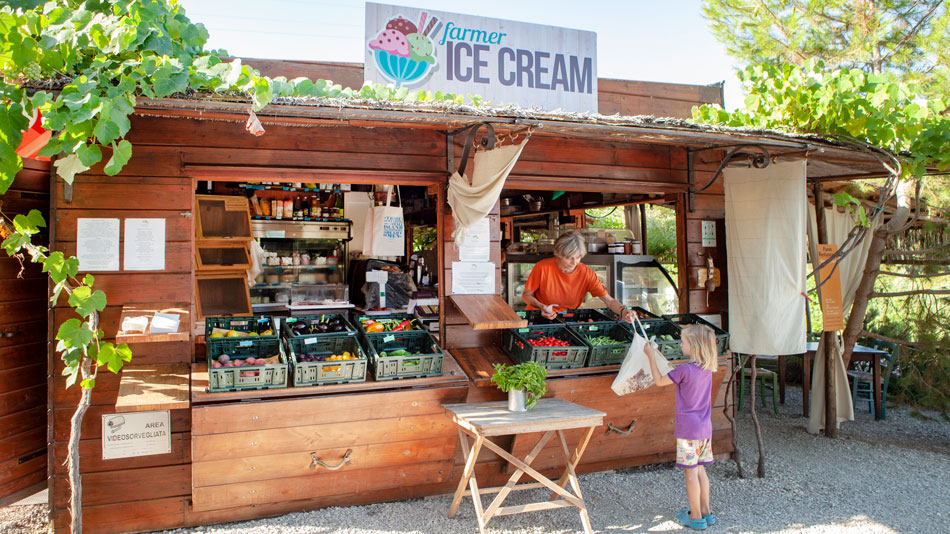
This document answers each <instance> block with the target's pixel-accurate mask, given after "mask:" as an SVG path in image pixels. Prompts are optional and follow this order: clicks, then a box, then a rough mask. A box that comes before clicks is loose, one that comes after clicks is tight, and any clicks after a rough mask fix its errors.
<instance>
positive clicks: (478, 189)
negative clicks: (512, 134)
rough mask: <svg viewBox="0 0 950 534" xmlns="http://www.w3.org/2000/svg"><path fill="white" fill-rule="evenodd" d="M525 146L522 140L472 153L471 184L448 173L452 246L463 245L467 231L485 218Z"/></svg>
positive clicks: (454, 174) (465, 178)
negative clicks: (453, 241) (453, 222)
mask: <svg viewBox="0 0 950 534" xmlns="http://www.w3.org/2000/svg"><path fill="white" fill-rule="evenodd" d="M527 143H528V138H527V137H526V138H525V140H524V141H522V142H521V143H520V144H517V145H505V146H502V147H499V148H495V149H492V150H484V151H482V150H480V151H478V152H476V153H475V170H474V171H472V183H471V185H469V183H468V177H467V176H462V175H460V174H459V173H458V172H455V173H452V176H451V177H450V178H449V190H448V194H447V199H448V201H449V205H450V206H452V217H453V218H454V219H455V231H454V232H453V233H452V238H453V239H454V240H455V243H456V245H464V244H465V240H466V238H467V236H468V228H469V227H470V226H472V225H473V224H475V223H476V222H478V221H480V220H481V219H482V218H484V217H485V216H486V215H488V212H489V211H491V209H492V208H493V207H494V206H495V203H496V202H498V197H499V195H501V189H502V188H503V187H504V185H505V179H506V178H508V174H509V173H510V172H511V169H513V168H514V166H515V163H516V162H517V161H518V157H520V156H521V151H522V150H524V146H525V145H526V144H527Z"/></svg>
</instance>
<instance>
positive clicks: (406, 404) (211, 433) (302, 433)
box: [192, 386, 468, 511]
mask: <svg viewBox="0 0 950 534" xmlns="http://www.w3.org/2000/svg"><path fill="white" fill-rule="evenodd" d="M467 390H468V388H467V387H465V386H461V387H449V388H437V389H420V390H403V391H384V392H378V393H353V394H345V395H328V396H321V397H311V398H304V399H295V400H281V401H278V400H272V401H264V402H255V403H241V404H224V405H212V406H195V407H193V408H192V414H193V417H194V424H193V426H192V462H193V464H192V500H193V507H194V510H196V511H206V510H216V509H224V508H234V507H243V506H247V505H260V504H269V503H280V502H285V501H293V500H310V499H315V498H317V499H318V498H321V497H327V498H328V499H329V498H332V497H338V496H341V495H347V494H352V493H365V492H373V491H383V490H389V489H392V488H399V487H404V486H407V485H419V486H425V485H437V484H442V483H445V482H447V481H448V479H449V478H450V477H451V476H452V469H453V466H454V464H455V458H456V449H457V447H458V434H457V432H456V429H455V426H454V424H453V423H452V422H451V420H449V418H448V417H446V416H445V414H444V410H443V409H442V404H446V403H452V402H463V401H464V400H465V396H466V394H467ZM317 459H319V460H320V461H322V462H323V463H324V464H327V465H328V466H330V468H328V467H326V466H324V465H320V464H319V463H318V462H317V461H316V460H317ZM344 459H346V460H347V461H344ZM331 468H335V469H331Z"/></svg>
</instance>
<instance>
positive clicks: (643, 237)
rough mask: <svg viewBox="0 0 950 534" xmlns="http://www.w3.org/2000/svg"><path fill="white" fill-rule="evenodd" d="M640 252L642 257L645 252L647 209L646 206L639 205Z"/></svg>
mask: <svg viewBox="0 0 950 534" xmlns="http://www.w3.org/2000/svg"><path fill="white" fill-rule="evenodd" d="M640 252H641V254H643V255H647V254H649V252H647V207H646V204H640Z"/></svg>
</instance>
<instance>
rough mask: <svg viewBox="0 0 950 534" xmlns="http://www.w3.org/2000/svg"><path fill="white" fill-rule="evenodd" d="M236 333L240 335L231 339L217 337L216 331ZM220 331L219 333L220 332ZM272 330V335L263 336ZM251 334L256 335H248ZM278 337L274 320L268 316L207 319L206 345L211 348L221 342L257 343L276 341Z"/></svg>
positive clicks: (223, 336)
mask: <svg viewBox="0 0 950 534" xmlns="http://www.w3.org/2000/svg"><path fill="white" fill-rule="evenodd" d="M216 328H217V329H220V330H227V331H234V332H237V333H239V334H240V335H238V336H234V337H229V336H228V335H227V334H224V335H222V336H220V337H212V335H215V332H214V330H215V329H216ZM220 330H219V332H220ZM268 330H270V334H268V335H261V333H262V332H266V331H268ZM251 332H253V333H254V335H252V336H251V335H247V334H250V333H251ZM277 337H278V331H277V327H276V326H275V324H274V319H273V318H272V317H270V316H268V315H248V316H237V317H207V318H205V343H207V344H208V346H211V345H212V344H214V343H218V342H220V341H231V340H234V339H242V340H249V339H251V340H255V341H275V340H276V339H277Z"/></svg>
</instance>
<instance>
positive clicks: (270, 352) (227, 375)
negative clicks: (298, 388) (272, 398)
mask: <svg viewBox="0 0 950 534" xmlns="http://www.w3.org/2000/svg"><path fill="white" fill-rule="evenodd" d="M219 341H220V342H219V343H214V344H209V345H208V391H210V392H212V393H217V392H222V391H244V390H249V389H279V388H285V387H287V356H286V355H285V354H284V351H283V347H281V344H280V341H279V340H277V339H269V340H263V341H262V340H259V339H257V340H244V339H239V338H226V339H222V340H219ZM222 354H227V355H228V356H230V358H231V360H232V361H233V360H242V359H245V358H247V357H249V356H250V357H254V358H269V357H271V356H274V355H280V362H281V363H268V364H266V365H245V366H241V367H219V368H217V369H215V368H214V367H212V362H213V361H215V360H217V359H218V356H221V355H222Z"/></svg>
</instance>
